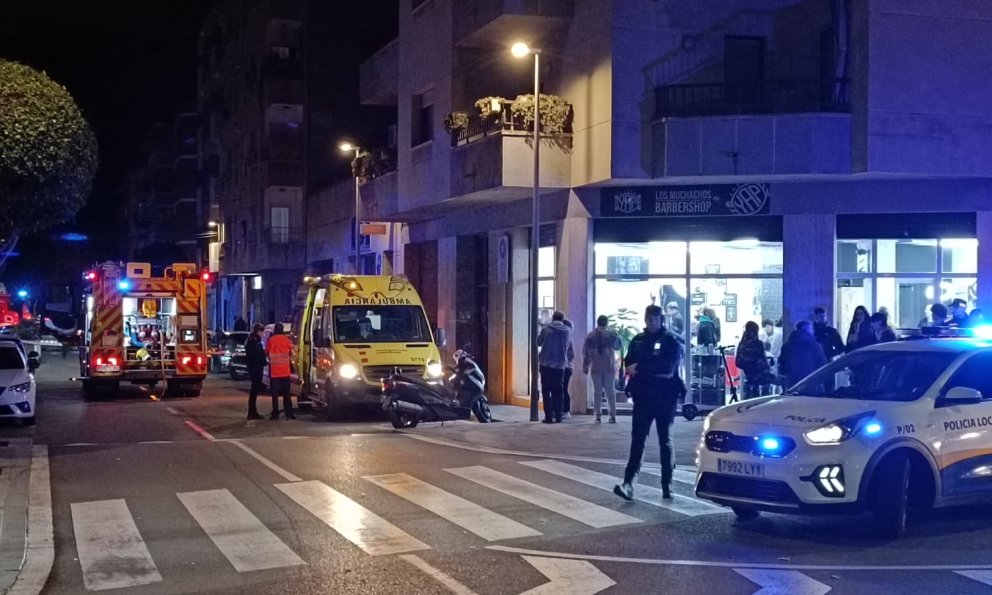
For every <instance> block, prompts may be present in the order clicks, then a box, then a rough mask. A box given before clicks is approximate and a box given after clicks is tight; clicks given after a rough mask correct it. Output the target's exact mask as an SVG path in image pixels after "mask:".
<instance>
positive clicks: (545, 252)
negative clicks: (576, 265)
mask: <svg viewBox="0 0 992 595" xmlns="http://www.w3.org/2000/svg"><path fill="white" fill-rule="evenodd" d="M555 264H556V263H555V247H554V246H544V247H542V248H539V249H538V251H537V319H538V321H540V323H541V324H547V323H549V322H551V315H552V314H554V311H555Z"/></svg>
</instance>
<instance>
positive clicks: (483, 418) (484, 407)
mask: <svg viewBox="0 0 992 595" xmlns="http://www.w3.org/2000/svg"><path fill="white" fill-rule="evenodd" d="M472 413H474V414H475V419H477V420H479V423H482V424H488V423H490V422H492V421H493V413H492V411H490V410H489V404H488V403H485V402H482V401H480V402H478V403H476V405H475V407H473V408H472Z"/></svg>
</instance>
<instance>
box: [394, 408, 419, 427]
mask: <svg viewBox="0 0 992 595" xmlns="http://www.w3.org/2000/svg"><path fill="white" fill-rule="evenodd" d="M389 419H390V421H391V422H393V427H394V428H396V429H397V430H399V429H402V428H416V427H417V424H418V423H420V420H419V419H417V418H416V417H412V416H410V415H409V414H406V413H403V412H401V411H394V412H393V414H392V415H391V416H389Z"/></svg>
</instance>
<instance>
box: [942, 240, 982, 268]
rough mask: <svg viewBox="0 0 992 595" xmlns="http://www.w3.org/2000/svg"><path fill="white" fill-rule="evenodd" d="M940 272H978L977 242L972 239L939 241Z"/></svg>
mask: <svg viewBox="0 0 992 595" xmlns="http://www.w3.org/2000/svg"><path fill="white" fill-rule="evenodd" d="M940 255H941V264H942V266H941V272H942V273H970V274H972V275H974V274H976V273H977V272H978V240H976V239H974V238H963V239H943V240H940Z"/></svg>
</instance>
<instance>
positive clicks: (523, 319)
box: [503, 227, 537, 407]
mask: <svg viewBox="0 0 992 595" xmlns="http://www.w3.org/2000/svg"><path fill="white" fill-rule="evenodd" d="M529 271H530V228H529V227H518V228H516V229H514V230H513V231H512V233H511V235H510V282H509V287H508V288H507V294H506V295H507V297H506V299H507V302H508V303H507V320H506V325H507V326H506V333H507V337H508V338H509V341H508V342H507V344H506V346H505V348H506V350H507V351H506V353H505V354H504V355H503V357H504V360H503V361H505V362H506V365H507V368H506V370H505V371H504V372H503V376H504V378H506V382H507V388H506V391H507V392H506V397H507V402H508V403H509V402H513V401H512V399H513V398H514V397H522V399H520V400H517V401H516V402H514V404H516V405H524V406H526V407H530V382H529V378H530V368H529V365H530V363H529V357H530V345H531V342H532V341H536V340H537V336H536V335H535V336H533V337H532V336H531V335H530V333H529V331H528V325H529V320H528V316H529V315H530V305H529V304H530V293H529V292H528V275H529V274H530V273H529Z"/></svg>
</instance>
